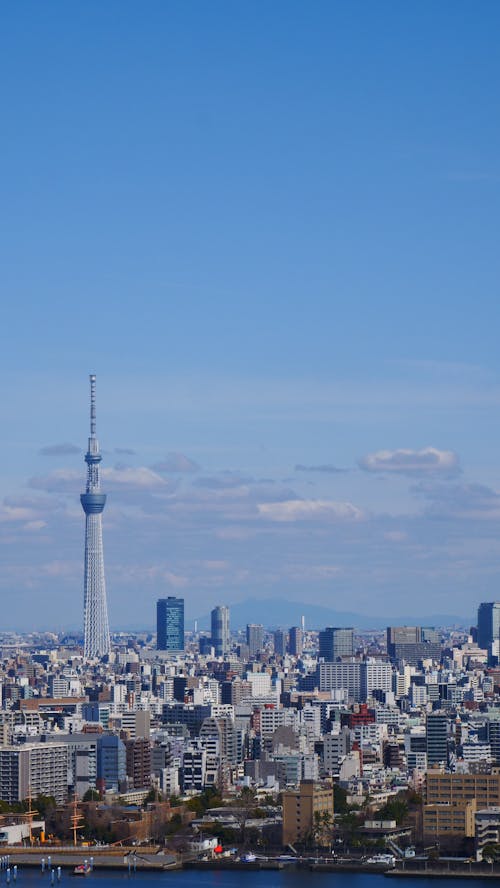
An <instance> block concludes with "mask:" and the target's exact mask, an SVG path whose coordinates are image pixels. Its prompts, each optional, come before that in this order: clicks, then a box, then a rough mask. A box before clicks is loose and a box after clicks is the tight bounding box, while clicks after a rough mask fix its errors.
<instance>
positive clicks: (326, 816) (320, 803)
mask: <svg viewBox="0 0 500 888" xmlns="http://www.w3.org/2000/svg"><path fill="white" fill-rule="evenodd" d="M332 827H333V786H332V784H331V783H315V782H314V780H302V781H301V782H300V784H299V788H298V789H294V790H287V791H286V792H284V793H283V844H284V845H293V843H294V842H298V841H304V839H307V838H309V837H312V836H314V837H315V838H316V840H317V841H318V842H319V843H320V844H321V843H322V842H323V843H326V842H328V841H329V840H330V836H331V831H332Z"/></svg>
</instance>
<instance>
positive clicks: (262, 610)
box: [186, 598, 474, 629]
mask: <svg viewBox="0 0 500 888" xmlns="http://www.w3.org/2000/svg"><path fill="white" fill-rule="evenodd" d="M229 610H230V625H231V629H238V628H244V627H245V626H246V624H247V623H262V624H263V625H264V626H265V627H266V628H268V629H274V628H278V627H280V628H286V629H288V628H289V627H290V626H300V621H301V618H302V616H304V617H305V624H306V629H323V628H324V627H325V626H354V628H355V629H385V627H386V626H460V627H466V628H467V627H468V626H472V625H473V624H474V620H473V618H472V617H464V616H457V615H456V614H428V613H423V614H418V615H415V614H413V615H402V616H401V615H399V614H397V615H394V614H382V615H381V614H379V615H378V616H365V615H364V614H357V613H354V612H353V611H339V610H335V609H334V608H329V607H324V606H323V605H319V604H310V603H305V602H297V601H287V600H286V599H282V598H247V599H246V600H245V601H239V602H238V603H237V604H230V605H229ZM192 622H193V621H191V620H190V621H189V622H188V621H186V628H188V627H189V628H191V626H192ZM198 628H199V629H209V628H210V614H204V615H203V616H201V617H199V618H198Z"/></svg>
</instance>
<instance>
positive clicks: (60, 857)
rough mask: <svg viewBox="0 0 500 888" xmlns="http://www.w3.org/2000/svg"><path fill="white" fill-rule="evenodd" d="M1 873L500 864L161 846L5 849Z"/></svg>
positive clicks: (494, 875)
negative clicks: (189, 855) (204, 855)
mask: <svg viewBox="0 0 500 888" xmlns="http://www.w3.org/2000/svg"><path fill="white" fill-rule="evenodd" d="M0 851H1V852H3V853H0V875H1V871H2V870H3V871H4V872H5V870H6V869H7V867H10V868H11V869H12V868H13V867H14V866H17V867H18V868H19V871H20V872H22V870H23V869H27V870H30V871H33V870H38V871H39V872H44V873H47V874H48V873H50V872H51V871H52V870H54V871H57V869H58V868H59V867H60V868H61V870H63V871H68V870H70V871H72V870H73V869H74V868H75V866H78V865H81V864H83V863H85V862H88V863H89V864H90V865H91V866H92V869H93V870H94V871H95V872H96V874H97V873H99V872H103V873H105V872H109V873H110V874H111V873H112V872H121V873H126V874H130V875H132V874H134V873H142V874H145V873H148V872H150V873H165V872H168V871H169V870H175V871H176V872H177V873H179V871H181V870H184V871H193V870H194V871H196V872H198V873H199V874H200V876H201V874H202V872H205V873H207V874H208V873H214V874H215V873H224V872H226V873H230V872H234V871H238V872H241V873H242V872H248V873H249V874H250V873H254V875H256V876H257V875H258V873H263V874H264V873H265V872H266V871H271V872H276V873H283V872H286V871H290V872H296V873H297V875H298V873H299V872H300V873H302V874H305V873H306V872H310V873H315V874H318V875H319V874H321V873H323V874H328V873H336V874H337V875H339V876H340V875H343V874H346V875H348V874H350V873H357V874H364V875H367V876H368V875H372V876H374V875H378V876H385V877H388V878H391V879H393V880H394V879H396V880H397V879H398V878H401V879H432V880H433V881H435V880H439V879H446V880H449V879H476V880H477V879H479V880H481V879H497V880H498V879H500V864H498V865H497V864H487V863H475V862H464V861H454V860H448V861H442V862H439V861H422V860H418V861H417V860H414V861H405V863H404V865H402V863H401V862H398V863H397V864H396V866H395V867H390V868H387V867H386V866H384V865H382V864H370V863H367V862H362V861H361V860H355V859H351V860H349V859H343V860H339V859H338V858H335V859H333V860H332V859H329V858H314V857H309V858H306V857H303V858H296V859H294V860H293V859H288V858H287V859H283V860H281V859H280V858H279V857H278V858H277V857H269V858H265V857H262V858H258V859H256V860H251V861H248V862H245V861H243V860H239V859H237V858H229V857H221V858H215V859H211V860H194V859H186V858H184V859H182V856H181V855H176V854H170V853H165V852H163V851H159V850H158V849H155V848H150V849H144V850H141V849H138V848H135V847H134V848H120V849H118V848H116V849H115V848H113V849H112V848H102V849H101V848H70V847H67V848H64V849H63V848H59V849H57V848H50V849H49V848H45V849H43V851H41V850H40V849H39V848H36V849H35V848H20V847H11V848H2V849H0Z"/></svg>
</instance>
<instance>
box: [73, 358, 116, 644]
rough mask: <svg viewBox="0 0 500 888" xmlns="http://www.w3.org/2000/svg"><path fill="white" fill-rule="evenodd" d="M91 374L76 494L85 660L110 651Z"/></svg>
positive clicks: (102, 497) (102, 499)
mask: <svg viewBox="0 0 500 888" xmlns="http://www.w3.org/2000/svg"><path fill="white" fill-rule="evenodd" d="M95 381H96V378H95V376H94V374H91V376H90V437H89V439H88V449H87V453H86V454H85V462H86V463H87V485H86V488H85V493H82V494H81V496H80V502H81V504H82V508H83V511H84V512H85V571H84V591H83V655H84V657H85V659H87V660H93V659H95V658H99V657H104V656H106V654H109V652H110V647H111V645H110V640H109V623H108V605H107V602H106V583H105V579H104V557H103V549H102V512H103V510H104V506H105V504H106V494H105V493H101V483H100V477H99V464H100V462H101V459H102V456H101V452H100V449H99V441H98V440H97V437H96V404H95Z"/></svg>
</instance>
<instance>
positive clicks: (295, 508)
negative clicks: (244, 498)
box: [257, 499, 364, 521]
mask: <svg viewBox="0 0 500 888" xmlns="http://www.w3.org/2000/svg"><path fill="white" fill-rule="evenodd" d="M257 509H258V511H259V515H261V516H262V517H263V518H268V519H269V520H270V521H310V520H313V521H318V520H321V519H325V520H327V521H359V520H360V519H362V518H363V517H364V515H363V512H362V511H361V509H358V508H357V506H353V504H352V503H336V502H333V501H332V500H301V499H294V500H285V501H284V502H277V503H258V505H257Z"/></svg>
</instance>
